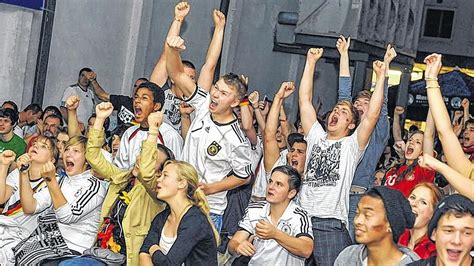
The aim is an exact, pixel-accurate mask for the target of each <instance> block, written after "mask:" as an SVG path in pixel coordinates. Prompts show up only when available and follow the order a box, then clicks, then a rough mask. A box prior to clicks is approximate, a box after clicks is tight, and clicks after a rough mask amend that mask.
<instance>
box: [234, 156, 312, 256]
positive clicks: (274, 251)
mask: <svg viewBox="0 0 474 266" xmlns="http://www.w3.org/2000/svg"><path fill="white" fill-rule="evenodd" d="M300 187H301V177H300V175H299V173H298V172H297V171H296V170H295V169H294V168H292V167H290V166H287V165H284V166H277V167H275V168H274V169H273V171H272V173H271V177H270V180H269V183H268V186H267V188H266V189H267V195H266V201H265V202H253V203H250V204H249V206H248V207H247V210H246V212H245V216H244V217H243V218H242V220H241V222H240V223H239V227H240V229H239V231H237V232H236V233H235V234H234V236H233V237H232V239H231V240H230V242H229V251H230V252H231V253H233V254H237V255H243V256H248V257H251V259H250V262H249V265H304V262H305V259H306V258H308V257H309V256H311V253H312V251H313V234H312V230H311V225H310V223H309V217H308V214H307V213H306V212H305V211H304V210H303V209H302V208H301V207H299V206H298V205H297V204H296V203H295V202H294V201H293V199H294V198H295V197H296V195H297V194H298V191H299V189H300ZM251 239H253V242H252V240H251Z"/></svg>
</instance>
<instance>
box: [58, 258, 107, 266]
mask: <svg viewBox="0 0 474 266" xmlns="http://www.w3.org/2000/svg"><path fill="white" fill-rule="evenodd" d="M82 265H87V266H106V264H105V263H103V262H101V261H98V260H96V259H94V258H90V257H77V258H73V259H69V260H65V261H62V262H61V263H59V266H82Z"/></svg>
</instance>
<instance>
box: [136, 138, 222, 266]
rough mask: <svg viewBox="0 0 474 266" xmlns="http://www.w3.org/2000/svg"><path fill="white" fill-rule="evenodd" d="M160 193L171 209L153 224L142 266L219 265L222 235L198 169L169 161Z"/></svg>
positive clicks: (159, 180) (162, 179) (161, 179)
mask: <svg viewBox="0 0 474 266" xmlns="http://www.w3.org/2000/svg"><path fill="white" fill-rule="evenodd" d="M155 134H156V132H155ZM156 191H157V197H158V199H160V200H162V201H164V202H166V204H167V205H168V207H167V208H166V209H165V210H164V211H162V212H161V213H160V214H158V215H157V216H156V217H155V219H154V220H153V222H152V224H151V227H150V231H149V232H148V235H147V236H146V238H145V241H144V242H143V246H142V248H141V249H140V265H152V264H154V265H217V242H218V241H219V236H218V233H217V231H216V229H215V227H214V226H213V223H212V221H211V218H210V217H209V205H208V204H207V201H206V195H205V194H204V192H203V191H202V190H201V189H200V188H199V183H198V174H197V172H196V170H195V169H194V167H193V166H192V165H190V164H188V163H186V162H183V161H168V162H167V163H165V167H164V169H163V173H162V174H161V176H160V177H159V179H158V183H157V186H156Z"/></svg>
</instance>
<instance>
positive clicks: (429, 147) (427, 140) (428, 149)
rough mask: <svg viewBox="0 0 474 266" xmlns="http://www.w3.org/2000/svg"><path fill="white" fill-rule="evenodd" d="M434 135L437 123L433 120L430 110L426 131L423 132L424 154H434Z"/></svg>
mask: <svg viewBox="0 0 474 266" xmlns="http://www.w3.org/2000/svg"><path fill="white" fill-rule="evenodd" d="M434 137H435V125H434V121H433V116H431V113H430V111H429V110H428V115H427V116H426V127H425V132H424V134H423V154H429V155H433V151H434Z"/></svg>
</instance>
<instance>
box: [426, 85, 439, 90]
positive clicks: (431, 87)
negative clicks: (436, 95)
mask: <svg viewBox="0 0 474 266" xmlns="http://www.w3.org/2000/svg"><path fill="white" fill-rule="evenodd" d="M439 88H441V87H440V86H426V89H427V90H429V89H439Z"/></svg>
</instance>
